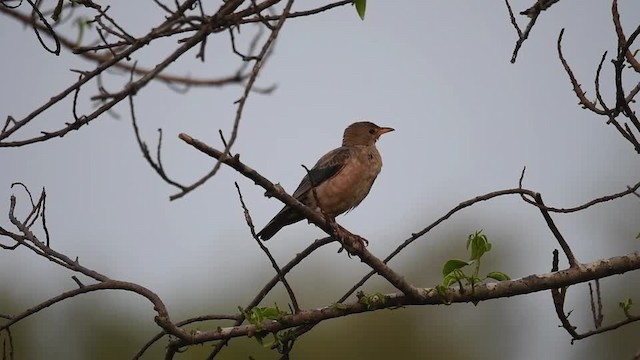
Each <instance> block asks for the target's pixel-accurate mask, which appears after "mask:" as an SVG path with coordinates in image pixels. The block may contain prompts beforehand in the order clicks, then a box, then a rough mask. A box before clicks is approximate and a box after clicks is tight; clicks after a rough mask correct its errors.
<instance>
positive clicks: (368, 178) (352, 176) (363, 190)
mask: <svg viewBox="0 0 640 360" xmlns="http://www.w3.org/2000/svg"><path fill="white" fill-rule="evenodd" d="M381 169H382V159H381V157H380V153H379V152H378V150H377V149H376V148H375V146H367V147H362V148H357V149H356V150H354V154H353V156H351V157H350V158H349V160H348V161H347V163H346V164H345V166H344V167H343V168H342V169H341V170H340V172H339V173H338V174H336V175H335V176H333V177H332V178H331V179H328V180H327V181H325V182H324V183H322V184H321V185H320V186H318V188H317V189H316V191H317V194H318V199H320V204H321V207H322V209H323V210H324V211H325V213H327V214H328V215H329V216H338V215H340V214H342V213H344V212H345V211H347V210H349V209H352V208H354V207H356V206H358V204H360V202H361V201H362V200H364V198H365V197H366V196H367V194H369V190H371V186H372V185H373V182H374V181H375V179H376V177H377V176H378V174H379V173H380V170H381Z"/></svg>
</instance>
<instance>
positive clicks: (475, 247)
mask: <svg viewBox="0 0 640 360" xmlns="http://www.w3.org/2000/svg"><path fill="white" fill-rule="evenodd" d="M467 250H469V251H470V252H471V254H470V255H469V261H465V260H461V259H450V260H448V261H447V262H446V263H445V264H444V266H443V267H442V283H440V284H439V285H437V286H436V291H437V292H438V294H439V295H440V296H441V297H442V298H445V294H446V291H447V289H448V288H449V287H451V286H452V285H454V284H458V286H459V287H460V288H461V289H462V288H463V287H464V286H467V285H470V286H471V290H472V291H473V289H474V287H475V285H476V284H478V283H482V282H484V281H485V280H488V279H493V280H496V281H504V280H510V279H511V278H510V277H509V276H508V275H507V274H505V273H503V272H499V271H492V272H489V273H488V274H487V275H486V276H485V277H483V278H481V277H480V275H479V274H480V259H482V256H484V254H486V253H488V252H489V251H491V243H490V242H489V239H488V238H487V236H486V235H485V234H483V233H482V230H480V231H476V232H475V233H473V234H471V235H469V237H468V239H467ZM468 266H471V269H470V271H469V270H467V272H465V270H464V268H465V267H468Z"/></svg>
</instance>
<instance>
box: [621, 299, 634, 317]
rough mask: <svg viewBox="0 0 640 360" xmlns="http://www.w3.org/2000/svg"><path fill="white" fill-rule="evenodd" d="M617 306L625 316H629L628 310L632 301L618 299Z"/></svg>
mask: <svg viewBox="0 0 640 360" xmlns="http://www.w3.org/2000/svg"><path fill="white" fill-rule="evenodd" d="M618 306H620V308H621V309H622V311H623V312H624V314H625V315H626V316H627V317H631V315H630V314H629V310H631V306H633V301H632V300H631V299H624V300H623V301H620V303H618Z"/></svg>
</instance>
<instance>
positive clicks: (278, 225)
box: [257, 207, 303, 241]
mask: <svg viewBox="0 0 640 360" xmlns="http://www.w3.org/2000/svg"><path fill="white" fill-rule="evenodd" d="M302 219H303V217H302V216H301V215H300V214H298V212H296V211H295V210H292V209H290V208H288V207H285V208H283V209H282V210H280V212H279V213H278V214H277V215H276V216H274V217H273V219H271V221H269V223H268V224H267V225H266V226H265V227H264V229H262V230H260V232H259V233H258V234H257V236H258V238H260V239H262V240H263V241H267V240H269V239H271V238H272V237H273V236H274V235H275V234H276V233H277V232H278V231H280V229H282V228H283V227H285V226H287V225H291V224H293V223H297V222H298V221H300V220H302Z"/></svg>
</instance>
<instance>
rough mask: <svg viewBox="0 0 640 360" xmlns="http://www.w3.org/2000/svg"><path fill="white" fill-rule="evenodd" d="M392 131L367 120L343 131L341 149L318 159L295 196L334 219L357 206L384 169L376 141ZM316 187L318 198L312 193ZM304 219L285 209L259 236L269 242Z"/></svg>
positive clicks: (291, 210) (292, 210)
mask: <svg viewBox="0 0 640 360" xmlns="http://www.w3.org/2000/svg"><path fill="white" fill-rule="evenodd" d="M390 131H393V129H392V128H389V127H380V126H378V125H376V124H374V123H371V122H368V121H363V122H356V123H353V124H351V125H349V126H348V127H347V128H346V129H345V130H344V136H343V137H342V146H341V147H339V148H337V149H334V150H331V151H329V152H328V153H327V154H325V155H324V156H323V157H321V158H320V160H318V162H317V163H316V164H315V165H314V166H313V168H312V169H311V170H309V171H308V173H307V175H306V176H305V177H304V178H303V179H302V181H301V182H300V185H298V188H297V189H296V191H294V193H293V197H294V198H296V199H298V201H300V202H301V203H303V204H305V205H307V206H309V207H311V208H312V209H316V208H318V207H320V208H321V209H322V211H323V212H324V213H325V214H326V215H328V216H330V217H331V218H335V217H336V216H338V215H340V214H342V213H344V212H345V211H349V210H351V209H353V208H355V207H356V206H358V204H360V202H362V200H364V198H365V197H366V196H367V194H369V190H371V186H372V185H373V182H374V181H375V179H376V177H377V176H378V174H379V173H380V169H381V168H382V158H381V157H380V153H379V152H378V149H377V148H376V141H377V140H378V138H379V137H380V135H382V134H385V133H388V132H390ZM314 187H315V193H316V196H314V194H313V190H312V189H313V188H314ZM316 198H317V199H318V201H319V202H320V204H318V203H317V201H316ZM303 219H304V217H303V216H302V215H300V214H299V213H298V212H297V211H295V210H294V209H292V208H290V207H289V206H285V207H284V208H282V210H280V212H279V213H278V214H277V215H276V216H275V217H274V218H273V219H271V221H269V223H268V224H267V225H266V226H265V227H264V229H262V230H261V231H260V232H259V233H258V234H257V235H258V237H259V238H261V239H262V240H269V239H271V238H272V237H273V235H275V234H276V233H277V232H278V231H280V229H282V228H283V227H285V226H287V225H291V224H293V223H296V222H298V221H300V220H303Z"/></svg>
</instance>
